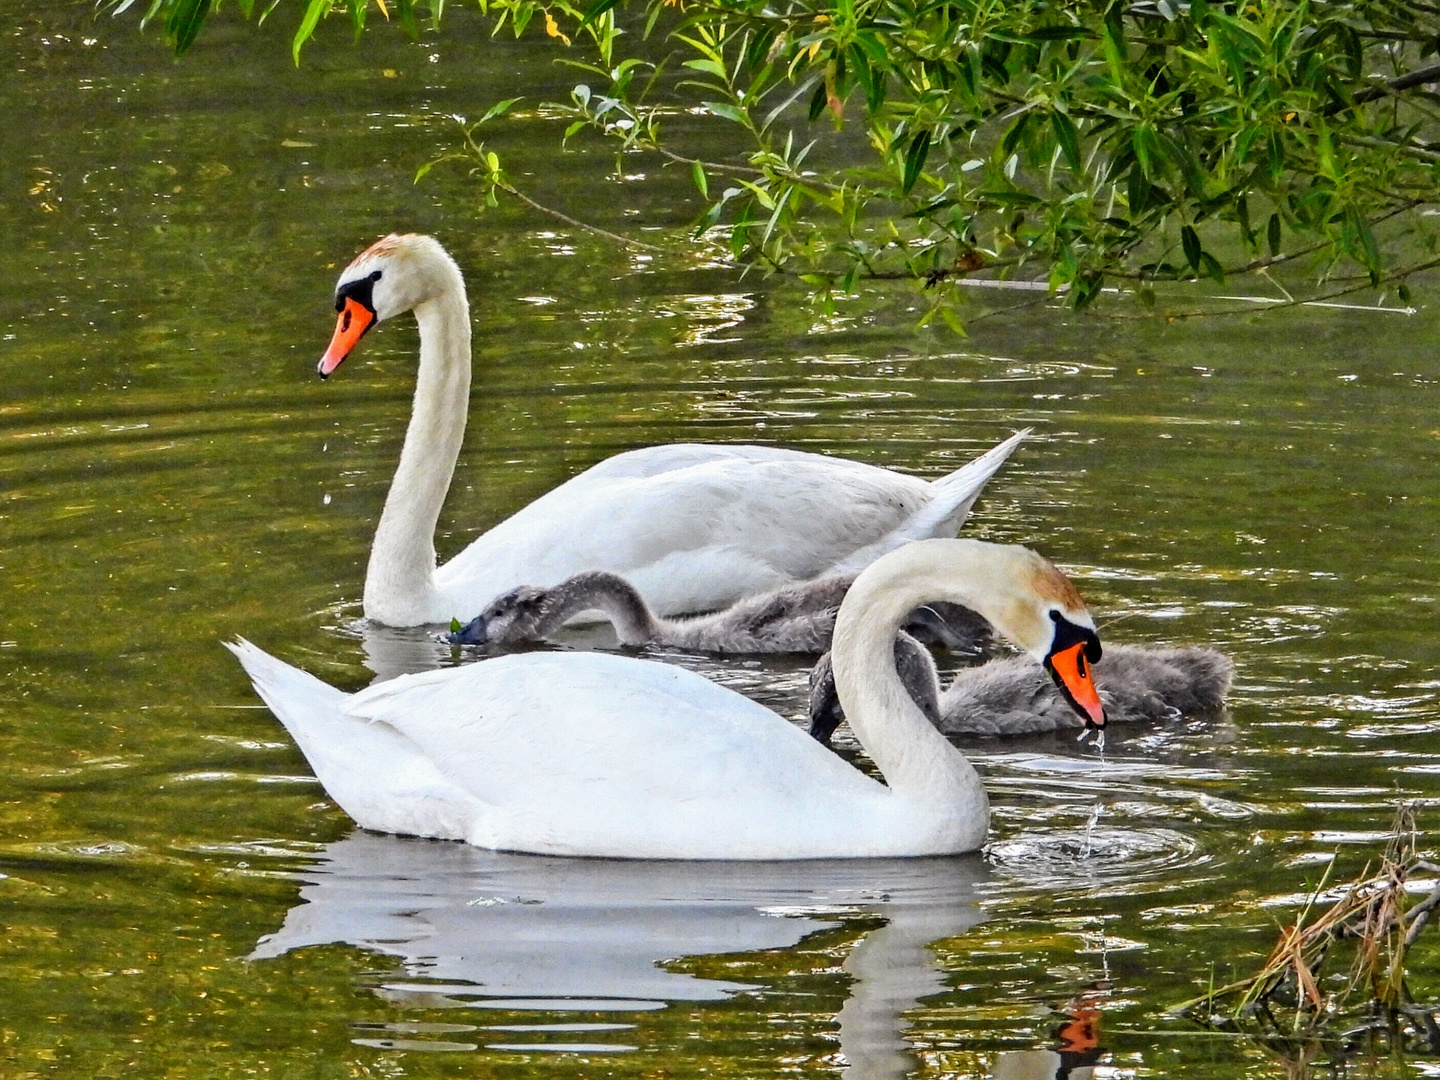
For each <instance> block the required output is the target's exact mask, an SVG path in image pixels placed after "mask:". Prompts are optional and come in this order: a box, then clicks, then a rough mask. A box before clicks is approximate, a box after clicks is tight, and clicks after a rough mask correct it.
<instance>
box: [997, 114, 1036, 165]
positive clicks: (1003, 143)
mask: <svg viewBox="0 0 1440 1080" xmlns="http://www.w3.org/2000/svg"><path fill="white" fill-rule="evenodd" d="M1029 123H1030V113H1029V112H1023V113H1021V114H1020V115H1019V116H1017V117H1016V118H1015V120H1014V122H1013V123H1011V125H1010V128H1009V130H1008V131H1006V132H1005V137H1004V138H1003V139H1001V140H1000V156H1001V157H1002V158H1003V157H1009V156H1010V155H1011V154H1012V153H1014V151H1015V147H1017V146H1019V145H1020V140H1021V139H1023V138H1024V137H1025V127H1026V125H1028V124H1029Z"/></svg>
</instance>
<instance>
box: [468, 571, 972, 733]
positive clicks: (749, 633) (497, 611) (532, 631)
mask: <svg viewBox="0 0 1440 1080" xmlns="http://www.w3.org/2000/svg"><path fill="white" fill-rule="evenodd" d="M853 581H854V579H853V578H849V577H827V578H817V579H815V580H814V581H804V582H801V583H800V584H798V585H787V586H785V587H784V588H781V589H775V590H773V591H771V592H767V593H761V594H759V595H758V596H750V597H747V598H746V599H744V600H741V601H740V602H739V603H736V604H733V605H731V606H730V607H728V608H725V609H724V610H722V611H714V612H711V613H709V614H707V615H692V616H689V617H687V618H683V619H666V618H663V617H661V616H658V615H656V614H655V613H654V612H653V611H651V610H650V606H649V605H648V604H646V603H645V598H644V597H642V596H641V595H640V592H639V590H638V589H636V588H635V586H633V585H631V584H630V583H629V582H628V581H626V580H625V579H624V578H623V577H621V576H620V575H619V574H611V573H607V572H606V571H604V570H588V571H586V572H585V573H583V574H576V575H575V576H574V577H569V578H566V579H565V580H564V581H562V582H560V584H559V585H556V586H554V587H553V588H550V589H541V588H537V587H535V586H533V585H522V586H520V587H519V588H518V589H511V590H510V591H509V592H507V593H502V594H501V595H500V596H497V597H496V598H495V599H494V600H492V601H490V603H489V604H488V605H487V606H486V608H485V610H484V611H482V612H481V613H480V614H479V615H477V616H475V618H473V619H471V620H470V621H469V622H468V623H467V624H466V625H465V626H463V627H462V628H461V629H459V630H458V631H454V632H452V633H451V634H450V635H449V636H448V638H447V640H449V642H450V643H451V644H452V645H487V644H488V645H498V646H500V647H502V648H504V647H509V646H514V645H518V644H521V643H523V642H529V641H540V640H543V639H544V638H546V637H549V636H550V635H551V634H553V633H554V632H555V631H556V630H558V629H560V627H562V626H564V625H565V623H566V622H567V621H568V620H570V619H572V618H574V617H575V616H577V615H579V614H581V613H582V612H589V611H598V612H599V613H600V614H601V615H603V616H604V617H605V619H606V620H608V621H609V623H610V625H611V626H612V627H613V628H614V630H615V636H616V638H617V639H618V640H619V642H620V644H621V645H632V646H633V645H665V646H672V647H676V648H682V649H693V650H696V651H698V652H715V653H777V652H811V653H818V652H824V651H825V650H827V649H829V648H830V636H831V633H832V632H833V631H834V629H835V616H836V613H837V612H838V611H839V609H840V604H841V601H843V600H844V598H845V593H846V592H847V591H848V590H849V588H850V585H851V584H852V582H853ZM936 607H938V608H940V609H942V610H943V611H945V613H946V614H945V615H942V614H941V613H940V611H937V610H936V609H935V608H932V607H930V606H929V605H926V606H924V607H920V608H916V609H915V610H914V611H912V612H911V613H910V614H909V615H907V616H906V618H905V627H906V629H907V630H914V631H915V632H916V633H927V634H928V635H929V636H932V637H934V638H935V639H936V640H937V641H939V642H941V643H943V644H944V645H945V646H946V648H949V649H961V650H964V651H967V652H974V651H978V650H979V649H980V648H981V647H982V646H983V645H984V643H985V642H986V641H987V640H988V639H989V637H990V627H989V624H988V623H986V622H985V620H983V619H981V618H980V617H979V616H978V615H976V614H975V613H974V612H973V611H970V610H968V609H966V608H956V607H955V606H954V605H948V604H937V605H936ZM907 638H908V635H907ZM897 640H899V639H898V638H897ZM908 640H911V641H914V639H913V638H909V639H908ZM915 645H916V647H917V648H922V647H921V646H920V645H919V642H915ZM922 651H923V648H922ZM925 658H926V659H928V658H929V653H926V654H925ZM902 659H903V661H904V662H905V663H906V664H912V665H913V664H914V663H916V662H917V661H916V659H915V658H914V657H912V655H911V654H910V653H909V652H906V653H903V654H902V653H900V652H898V651H897V652H896V661H897V663H899V662H901V661H902ZM921 662H923V661H921ZM930 666H931V668H932V669H933V668H934V661H931V662H930ZM901 674H902V676H904V675H905V672H904V671H902V672H901ZM923 676H924V672H923V671H919V672H916V673H915V675H914V676H913V678H923ZM911 682H912V680H911V679H910V678H907V679H906V684H907V685H911ZM917 700H919V699H918V698H917ZM922 707H923V703H922Z"/></svg>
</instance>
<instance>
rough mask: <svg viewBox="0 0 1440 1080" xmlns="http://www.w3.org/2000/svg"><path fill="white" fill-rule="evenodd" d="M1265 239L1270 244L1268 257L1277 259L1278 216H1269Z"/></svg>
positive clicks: (1278, 252)
mask: <svg viewBox="0 0 1440 1080" xmlns="http://www.w3.org/2000/svg"><path fill="white" fill-rule="evenodd" d="M1265 239H1266V240H1267V241H1268V242H1269V244H1270V257H1271V258H1272V259H1274V258H1278V257H1279V255H1280V215H1279V214H1271V215H1270V224H1269V225H1268V226H1267V227H1266V229H1265Z"/></svg>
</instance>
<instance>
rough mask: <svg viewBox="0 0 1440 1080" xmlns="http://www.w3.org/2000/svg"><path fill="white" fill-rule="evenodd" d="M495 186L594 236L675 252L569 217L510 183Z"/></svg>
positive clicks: (640, 246) (639, 246)
mask: <svg viewBox="0 0 1440 1080" xmlns="http://www.w3.org/2000/svg"><path fill="white" fill-rule="evenodd" d="M495 186H496V187H498V188H500V189H501V190H502V191H505V192H507V193H509V194H511V195H513V196H515V198H517V199H519V200H520V201H521V202H523V203H524V204H525V205H526V206H528V207H530V209H532V210H538V211H540V213H542V214H549V215H550V216H551V217H553V218H555V219H556V220H557V221H563V222H565V224H567V225H570V226H573V227H574V228H577V229H582V230H584V231H585V232H588V233H594V234H595V235H596V236H603V237H605V238H606V239H607V240H614V241H615V242H616V243H617V244H624V245H625V246H626V247H632V248H638V249H639V250H641V251H654V252H656V253H658V254H661V255H673V254H675V253H674V252H672V251H671V250H670V249H669V248H663V247H656V246H655V245H654V244H646V243H643V242H641V241H639V240H632V239H631V238H630V237H628V236H621V235H620V234H619V233H613V232H611V231H610V230H609V229H602V228H600V226H598V225H590V224H587V223H586V222H584V221H580V220H578V219H576V218H573V217H571V216H570V215H569V214H562V213H561V212H560V211H559V210H555V209H553V208H551V207H549V206H544V205H542V204H540V203H538V202H536V201H535V200H534V199H532V198H531V197H530V196H529V195H526V194H525V193H524V192H523V191H521V190H520V189H519V188H516V187H514V186H512V185H511V184H507V183H503V182H501V183H498V184H496V185H495Z"/></svg>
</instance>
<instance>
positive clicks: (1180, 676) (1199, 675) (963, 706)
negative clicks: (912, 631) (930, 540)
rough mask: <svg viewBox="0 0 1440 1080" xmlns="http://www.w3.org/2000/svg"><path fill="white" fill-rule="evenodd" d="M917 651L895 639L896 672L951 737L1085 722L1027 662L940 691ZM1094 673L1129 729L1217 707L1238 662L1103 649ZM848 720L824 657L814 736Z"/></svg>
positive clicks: (1017, 660)
mask: <svg viewBox="0 0 1440 1080" xmlns="http://www.w3.org/2000/svg"><path fill="white" fill-rule="evenodd" d="M917 650H918V651H920V652H924V649H923V647H922V646H920V644H919V643H918V642H916V641H914V639H912V638H909V637H908V636H907V635H905V634H904V633H901V634H899V635H897V636H896V639H895V659H896V670H897V671H898V672H899V674H900V678H901V681H902V682H904V684H905V686H906V688H907V689H908V690H909V691H910V696H911V697H913V698H914V699H915V701H916V702H917V704H919V705H920V707H921V709H922V711H924V712H925V713H926V715H930V714H931V710H932V709H934V710H935V711H936V712H938V714H939V719H938V720H937V719H935V717H934V716H931V719H932V721H933V722H934V723H935V726H936V727H938V728H939V729H940V730H941V731H943V732H944V733H945V734H946V735H1032V734H1036V733H1039V732H1046V731H1059V730H1063V729H1074V728H1079V727H1081V726H1082V724H1083V721H1082V720H1081V719H1080V717H1079V716H1077V715H1076V714H1075V711H1074V710H1073V709H1072V708H1070V706H1069V705H1068V704H1067V703H1066V702H1065V699H1064V698H1063V697H1061V695H1060V691H1059V690H1058V689H1056V687H1055V684H1054V682H1052V681H1051V679H1050V676H1049V675H1048V674H1047V673H1046V672H1045V670H1044V669H1043V668H1042V667H1040V665H1039V664H1037V663H1035V661H1033V660H1031V659H1030V658H1029V657H1013V658H1009V659H1004V660H992V661H990V662H989V663H987V664H981V665H980V666H979V667H973V668H967V669H965V670H963V671H960V672H958V673H957V674H956V676H955V679H954V681H953V682H951V684H950V686H949V688H948V689H946V690H945V691H944V692H943V693H942V692H941V691H940V687H939V678H938V676H937V674H936V670H935V665H934V662H933V661H931V662H930V663H929V664H928V665H927V664H926V663H925V662H924V661H923V660H921V659H920V658H919V657H917V656H915V655H913V654H914V653H915V652H916V651H917ZM925 659H926V660H928V659H929V655H928V653H927V654H926V656H925ZM1093 671H1094V673H1095V686H1096V688H1097V689H1098V690H1099V692H1100V700H1101V701H1103V702H1104V704H1105V719H1106V722H1107V723H1115V724H1128V723H1134V722H1136V721H1140V720H1167V719H1176V718H1178V717H1180V716H1184V715H1188V714H1190V713H1198V712H1205V711H1208V710H1211V709H1216V708H1219V707H1220V706H1221V705H1223V704H1224V702H1225V695H1226V694H1227V693H1229V691H1230V679H1231V676H1232V675H1233V674H1234V671H1235V664H1234V663H1233V662H1232V661H1231V659H1230V658H1229V657H1228V656H1226V655H1225V654H1224V653H1221V652H1217V651H1216V650H1214V649H1207V648H1202V647H1199V646H1187V647H1183V648H1149V647H1143V646H1137V645H1106V646H1105V651H1104V654H1103V655H1102V656H1101V658H1100V660H1099V662H1097V663H1096V664H1095V665H1094V668H1093ZM843 717H844V713H843V711H842V710H841V708H840V703H839V699H838V698H837V697H836V694H835V676H834V673H833V672H832V671H831V668H830V654H829V653H826V654H825V655H824V656H822V657H821V658H820V661H819V663H817V664H816V665H815V668H814V670H812V671H811V673H810V734H812V735H814V736H815V737H816V738H817V739H819V740H820V741H821V742H823V743H827V744H828V742H829V740H830V735H831V733H832V732H833V731H834V730H835V728H836V727H837V726H838V725H839V723H840V720H841V719H843Z"/></svg>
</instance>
